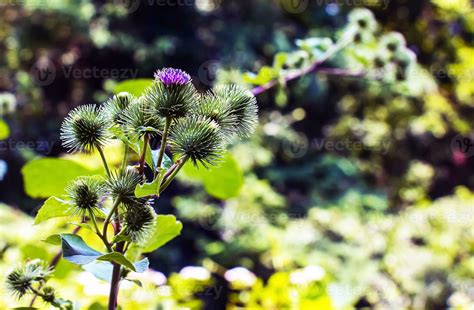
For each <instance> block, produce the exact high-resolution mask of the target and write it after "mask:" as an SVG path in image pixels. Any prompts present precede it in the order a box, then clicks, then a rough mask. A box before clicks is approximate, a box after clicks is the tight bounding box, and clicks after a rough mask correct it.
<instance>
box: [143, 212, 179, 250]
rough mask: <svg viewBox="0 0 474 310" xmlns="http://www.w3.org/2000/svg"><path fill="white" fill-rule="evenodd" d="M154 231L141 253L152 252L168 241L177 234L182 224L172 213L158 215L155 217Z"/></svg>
mask: <svg viewBox="0 0 474 310" xmlns="http://www.w3.org/2000/svg"><path fill="white" fill-rule="evenodd" d="M155 228H156V229H155V233H154V234H153V236H152V237H151V238H150V240H149V241H148V243H147V245H146V246H144V247H143V250H142V251H143V253H149V252H153V251H154V250H156V249H158V248H160V247H162V246H163V245H164V244H166V243H167V242H168V241H170V240H172V239H174V238H175V237H176V236H179V234H180V233H181V229H182V228H183V224H182V223H181V222H180V221H177V220H176V217H174V216H173V215H158V216H157V217H156V226H155Z"/></svg>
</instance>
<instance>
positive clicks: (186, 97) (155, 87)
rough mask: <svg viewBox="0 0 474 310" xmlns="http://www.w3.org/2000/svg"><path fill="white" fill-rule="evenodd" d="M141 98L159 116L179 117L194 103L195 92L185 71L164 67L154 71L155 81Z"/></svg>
mask: <svg viewBox="0 0 474 310" xmlns="http://www.w3.org/2000/svg"><path fill="white" fill-rule="evenodd" d="M143 98H144V100H145V101H146V102H147V104H149V105H150V106H151V107H153V109H154V111H155V113H156V114H158V115H159V116H161V117H169V118H180V117H184V116H185V115H186V114H187V113H188V112H189V110H190V109H191V107H192V106H193V104H195V102H196V98H197V92H196V88H194V85H193V84H192V83H191V77H190V76H189V75H188V74H187V73H185V72H184V71H181V70H178V69H172V68H166V69H163V70H159V71H157V72H156V73H155V81H154V82H153V84H152V85H151V86H150V87H148V88H147V89H146V90H145V93H144V95H143Z"/></svg>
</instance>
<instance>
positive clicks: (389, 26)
mask: <svg viewBox="0 0 474 310" xmlns="http://www.w3.org/2000/svg"><path fill="white" fill-rule="evenodd" d="M209 2H210V3H211V2H212V1H209ZM277 2H278V1H275V2H272V1H263V0H262V1H238V2H237V1H222V2H219V4H220V6H219V7H217V8H214V9H211V10H210V11H203V10H201V9H199V8H197V7H194V6H190V7H184V8H164V9H163V10H162V11H161V12H158V10H156V8H148V7H140V8H139V9H138V10H137V11H134V12H128V11H127V9H126V7H123V6H121V5H114V4H116V2H114V1H106V2H104V3H103V4H102V3H100V4H99V3H96V2H92V1H86V0H82V1H50V2H49V3H50V4H49V5H48V6H41V5H38V3H36V2H35V1H26V2H25V4H24V5H23V6H20V5H17V6H4V7H2V11H1V13H0V16H1V18H0V38H1V41H2V44H0V51H1V52H0V64H1V66H2V70H0V91H2V94H1V97H0V98H2V99H0V103H1V102H5V104H3V103H2V104H1V105H0V115H1V117H2V119H1V120H0V140H2V139H7V138H13V139H17V140H34V139H45V140H55V141H57V139H58V134H57V133H58V128H59V123H60V122H59V119H61V118H62V117H63V116H64V114H65V113H66V112H67V111H68V110H69V109H70V107H71V106H76V105H78V104H83V103H89V102H100V101H102V100H104V99H105V98H107V97H108V94H109V93H112V92H115V93H118V92H120V91H125V90H126V91H130V90H132V91H135V92H137V93H140V92H141V90H142V89H143V87H145V85H146V84H147V80H142V79H138V80H134V81H126V82H122V83H120V82H121V81H122V80H130V79H131V78H135V77H133V76H130V74H129V75H128V76H126V77H125V78H115V79H114V78H108V77H105V78H97V79H86V78H79V79H72V78H67V77H65V76H64V71H63V68H65V67H69V66H73V67H74V66H75V67H76V68H91V67H93V66H99V67H101V68H129V69H130V68H138V69H139V71H138V72H139V75H138V78H140V77H144V76H150V75H151V74H150V73H151V72H152V70H154V69H155V68H156V67H159V66H162V65H169V64H177V65H179V66H181V67H183V68H185V69H186V68H191V69H192V70H190V72H192V73H193V76H194V82H195V84H197V86H198V87H199V88H203V89H205V88H207V87H208V86H210V84H212V83H214V84H219V83H228V82H234V83H239V84H242V85H246V86H248V87H249V88H251V87H255V86H261V85H265V84H266V83H268V82H270V81H272V80H276V81H277V83H276V85H275V87H274V88H272V89H271V90H270V91H268V92H265V93H263V94H261V95H259V96H258V102H259V107H260V113H259V115H260V125H259V128H258V130H257V134H256V135H255V136H254V137H252V138H251V139H250V140H247V141H244V142H242V143H239V144H236V145H234V146H233V147H232V150H231V152H230V153H229V155H228V157H227V158H226V160H225V161H224V163H223V166H221V167H222V168H220V169H219V171H218V172H219V175H220V177H222V179H219V180H216V179H209V178H206V177H202V176H201V174H200V170H196V169H195V168H193V167H191V166H190V167H186V169H185V175H186V177H181V178H180V180H181V181H182V182H181V184H180V185H179V186H176V185H174V186H173V191H174V194H176V197H174V196H173V198H172V197H167V196H164V197H161V198H160V199H161V201H160V204H159V206H158V210H157V211H158V212H159V213H172V212H173V213H175V214H176V218H177V219H179V220H181V221H182V222H183V226H184V228H183V230H182V232H181V234H182V236H181V237H180V238H178V240H175V241H173V242H172V243H171V244H168V245H167V246H166V247H165V248H163V249H164V250H163V251H161V252H160V253H157V254H152V255H150V256H149V258H150V261H151V266H152V268H154V269H157V270H160V271H162V272H164V273H165V274H166V275H167V276H166V278H165V276H164V275H163V274H161V273H158V272H157V271H150V272H148V273H146V274H145V275H138V274H131V275H130V280H139V281H140V282H141V285H142V287H139V286H137V285H135V284H134V283H133V282H126V283H124V285H123V289H122V291H121V302H122V307H123V309H137V308H139V309H156V307H157V306H156V305H159V306H158V307H161V308H163V309H175V308H177V307H189V308H192V309H199V308H204V307H208V308H212V307H213V306H214V307H217V308H224V307H227V308H229V309H238V308H245V307H247V308H252V309H288V308H290V309H352V308H361V307H369V308H375V309H386V308H389V307H391V308H396V309H445V308H448V307H450V308H452V309H462V310H464V309H471V308H472V307H473V305H474V296H472V288H473V287H474V282H473V280H472V279H474V267H473V266H474V261H473V253H474V233H473V229H472V224H473V206H474V194H473V192H472V191H473V188H474V173H473V171H474V161H473V157H469V156H467V155H468V154H466V155H464V154H461V153H459V150H457V149H456V148H453V141H454V139H455V137H457V136H458V135H461V136H463V137H472V134H473V121H472V120H473V119H474V105H473V103H474V74H473V72H474V49H473V48H472V46H473V44H474V40H473V34H474V14H473V7H472V4H471V2H470V1H469V0H456V1H447V0H432V1H411V2H404V1H390V3H389V4H388V7H384V3H382V2H381V1H374V3H373V5H372V6H371V7H370V8H371V10H372V11H373V12H374V14H375V16H376V18H377V21H378V22H379V25H378V28H379V29H378V30H377V31H376V32H375V33H374V34H373V35H368V36H363V37H361V40H362V41H361V42H358V43H356V44H351V45H349V46H348V47H346V48H345V49H343V50H341V52H339V53H337V54H336V55H335V56H334V57H332V58H331V59H329V60H328V61H327V62H326V63H325V65H324V69H326V70H320V71H319V72H315V73H314V74H309V75H307V76H305V77H303V78H301V79H300V80H298V81H291V82H288V83H286V82H285V81H284V77H285V76H286V75H287V74H288V73H291V72H293V71H292V70H295V69H298V68H305V67H306V66H308V65H311V63H313V62H314V61H316V60H317V59H320V57H322V55H324V53H325V52H327V50H328V49H329V48H330V47H331V46H333V45H334V44H335V43H336V42H338V40H339V39H340V38H341V37H342V35H343V33H344V31H346V30H347V29H345V28H343V26H344V25H345V24H346V16H347V14H346V12H348V11H349V9H352V7H336V8H335V7H329V8H328V6H321V7H318V6H315V5H314V4H311V3H310V5H309V7H308V8H307V9H306V10H303V11H302V12H299V13H296V14H293V13H292V12H289V11H287V10H285V6H282V7H281V6H279V5H278V3H277ZM3 8H5V10H3ZM331 8H332V10H333V11H331V10H330V9H331ZM336 9H337V10H336ZM160 10H161V8H160ZM334 10H336V11H334ZM328 12H329V13H331V12H332V13H331V14H329V13H328ZM177 19H179V23H178V22H177ZM177 24H179V26H177ZM391 31H399V32H401V33H402V34H403V35H404V37H405V38H406V41H407V47H408V48H410V49H411V50H413V51H415V52H416V55H417V63H416V64H414V65H413V66H411V67H410V70H408V72H407V73H408V74H407V75H406V77H405V79H404V80H402V81H399V80H398V79H397V76H396V73H397V71H393V70H392V71H390V70H385V71H384V70H380V68H377V67H376V64H377V62H376V61H375V60H376V58H377V57H378V56H386V54H383V53H382V55H381V52H383V51H382V50H383V49H381V44H382V42H384V40H386V37H384V35H386V34H387V33H389V32H391ZM384 38H385V39H384ZM198 47H199V48H198ZM382 58H383V57H382ZM45 59H46V60H48V61H50V62H51V63H52V64H53V66H54V68H55V69H56V74H57V77H56V79H55V80H54V83H53V84H51V85H46V86H41V85H37V84H35V81H34V73H31V71H30V70H31V68H32V67H34V64H36V63H37V61H44V60H45ZM214 65H215V67H216V68H217V69H216V70H214V69H215V68H214V67H213V66H214ZM334 68H337V69H344V70H345V71H344V72H345V73H347V72H350V73H360V72H365V73H367V74H365V75H355V76H352V77H351V76H350V75H349V76H344V77H341V76H340V75H337V74H336V75H335V74H331V72H332V73H334V72H333V71H331V70H330V69H334ZM389 69H390V68H389ZM200 70H201V71H200ZM206 70H207V71H206ZM208 71H209V72H208ZM203 72H205V73H206V74H207V73H212V75H214V76H212V77H211V79H210V80H209V79H208V77H207V75H204V76H203ZM346 75H347V74H346ZM12 94H14V97H13V96H12ZM12 97H13V98H14V99H13V100H12ZM471 141H474V140H472V139H471ZM338 142H343V143H344V144H343V147H341V148H336V147H335V145H334V144H336V143H338ZM329 143H333V145H332V147H331V144H329ZM114 147H115V148H114ZM137 147H138V146H137ZM62 151H63V150H62V149H60V148H59V147H56V148H55V149H54V150H53V153H52V154H44V153H42V155H47V156H49V157H47V158H40V159H34V160H32V161H29V162H27V163H26V164H25V166H24V167H23V170H22V172H23V178H24V185H25V192H26V194H28V195H29V196H31V197H34V198H41V197H47V196H50V195H61V194H62V190H63V187H64V182H67V179H69V178H71V177H73V174H74V175H76V174H88V173H89V172H90V173H91V174H95V173H103V171H102V170H100V169H102V168H101V166H100V162H96V161H95V160H94V159H93V156H84V155H80V156H78V155H74V156H71V155H61V153H62ZM37 153H41V152H37ZM35 155H36V154H35V153H33V154H31V153H26V152H15V151H12V150H9V151H7V152H3V151H2V153H1V155H0V159H1V160H6V161H7V162H8V164H9V167H10V166H11V167H12V169H10V170H9V171H8V173H9V174H10V175H7V178H9V179H7V180H8V182H9V183H8V184H9V185H6V184H7V183H6V182H2V183H0V184H1V185H0V186H2V195H5V197H6V198H4V197H3V196H0V199H2V200H3V199H5V200H6V201H8V202H9V204H10V205H12V206H13V208H10V207H7V206H5V205H2V206H1V208H0V222H1V226H0V234H1V235H2V237H3V238H2V241H0V254H1V255H0V257H1V260H0V274H1V275H4V274H6V273H7V272H8V270H9V268H10V266H11V265H14V264H15V263H17V262H19V261H22V260H25V259H33V258H40V259H43V260H45V261H49V260H51V259H52V258H53V257H54V255H55V253H56V251H57V250H58V247H57V246H54V245H49V244H46V243H44V244H43V243H40V240H41V239H45V238H47V237H48V236H49V235H50V234H51V233H52V232H53V231H56V229H57V227H61V228H62V231H64V232H70V230H71V227H73V226H71V225H70V224H66V223H65V222H64V221H63V220H61V219H56V220H53V221H54V223H55V224H54V225H52V224H50V225H44V224H39V225H36V226H34V227H33V226H32V224H33V220H32V219H31V218H29V217H26V216H24V215H23V214H21V213H20V212H19V211H18V210H16V209H14V208H18V207H19V208H21V209H23V210H31V208H33V206H35V205H37V204H38V202H37V201H32V200H29V199H27V198H26V197H24V196H23V193H22V192H21V190H19V189H20V188H21V186H22V185H23V184H22V183H21V182H20V181H15V180H14V178H13V179H12V176H11V175H12V174H13V173H15V172H16V173H17V174H19V168H18V167H19V166H21V165H23V163H25V162H26V161H28V160H29V159H31V158H32V157H34V156H35ZM58 156H59V157H58ZM151 156H152V155H151V154H150V157H151ZM50 157H51V158H50ZM53 157H54V158H53ZM107 157H108V158H111V159H112V160H113V159H114V158H116V159H115V160H117V162H118V161H120V159H121V150H120V149H119V148H118V146H110V150H109V151H108V153H107ZM51 163H53V165H51ZM15 166H16V170H14V169H15ZM0 170H1V168H0ZM45 170H47V171H48V173H46V174H44V173H42V171H45ZM0 175H1V173H0ZM39 175H41V177H39ZM206 175H212V174H206ZM0 179H1V178H0ZM221 180H225V181H221ZM10 184H11V185H10ZM5 186H7V188H8V189H12V191H13V192H16V194H15V195H14V196H9V195H7V194H6V193H4V190H3V189H4V188H5ZM159 218H161V219H162V220H165V218H163V217H159ZM165 221H168V219H166V220H165ZM169 221H170V226H172V227H175V230H177V229H178V226H179V224H178V222H175V220H174V218H170V220H169ZM18 227H21V234H19V233H17V232H18V230H19V228H18ZM81 236H82V237H83V238H84V239H85V240H87V241H88V243H89V242H91V243H92V245H94V240H95V238H94V236H92V234H90V232H88V231H87V230H86V229H84V230H83V232H82V233H81ZM95 242H96V244H95V245H98V244H99V240H95ZM187 265H203V266H204V267H205V269H204V268H203V267H200V268H202V269H192V272H191V274H192V275H193V276H194V277H193V276H191V277H189V273H187V272H182V273H181V272H180V273H178V272H177V271H178V270H180V268H181V267H183V266H187ZM236 266H243V267H245V268H247V269H249V270H251V271H252V272H253V273H252V274H255V275H256V279H254V280H253V278H252V277H251V276H249V275H248V274H245V273H243V274H241V275H240V276H241V278H240V279H238V280H235V281H234V280H232V281H231V279H230V278H229V277H228V276H227V277H226V271H227V270H228V269H230V270H232V269H231V268H233V267H236ZM307 268H308V269H307ZM206 270H208V272H210V274H209V277H206V273H205V271H206ZM202 273H204V276H202V277H198V275H201V274H202ZM308 275H309V276H308ZM311 275H312V276H311ZM55 278H56V279H55V280H53V281H54V282H55V283H53V284H57V287H59V288H60V293H61V295H62V296H64V297H65V298H69V299H71V300H74V301H76V302H77V303H78V304H77V305H78V306H80V307H82V308H84V309H103V307H104V306H103V305H105V303H106V298H107V297H106V295H107V294H108V284H107V283H106V282H103V281H100V280H98V279H95V278H94V277H92V276H90V275H88V274H87V273H85V272H84V271H83V270H81V269H79V268H76V267H73V265H72V264H70V263H68V262H67V261H64V260H61V262H60V264H59V265H58V266H57V268H56V269H55ZM249 279H250V280H249ZM239 280H240V282H239ZM242 283H243V285H242ZM3 289H4V288H3V287H1V288H0V295H2V296H6V297H5V300H2V301H1V302H0V308H1V307H7V306H9V305H10V304H12V303H13V300H12V299H11V297H10V296H8V295H5V294H4V292H3Z"/></svg>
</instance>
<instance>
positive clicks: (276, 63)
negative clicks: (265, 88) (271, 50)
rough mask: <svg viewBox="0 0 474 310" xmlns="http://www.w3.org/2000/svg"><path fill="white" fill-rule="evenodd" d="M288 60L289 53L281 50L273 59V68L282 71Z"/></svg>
mask: <svg viewBox="0 0 474 310" xmlns="http://www.w3.org/2000/svg"><path fill="white" fill-rule="evenodd" d="M287 60H288V54H287V53H284V52H280V53H278V54H276V55H275V58H274V59H273V69H274V70H276V71H280V70H281V69H283V66H284V65H285V64H286V61H287Z"/></svg>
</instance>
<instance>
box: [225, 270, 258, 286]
mask: <svg viewBox="0 0 474 310" xmlns="http://www.w3.org/2000/svg"><path fill="white" fill-rule="evenodd" d="M224 278H225V279H226V280H227V281H228V282H230V283H232V284H233V285H236V286H239V287H240V286H242V287H250V286H252V285H254V284H255V282H256V281H257V277H256V276H255V274H254V273H253V272H251V271H250V270H248V269H247V268H244V267H236V268H232V269H229V270H227V271H226V272H225V274H224Z"/></svg>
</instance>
